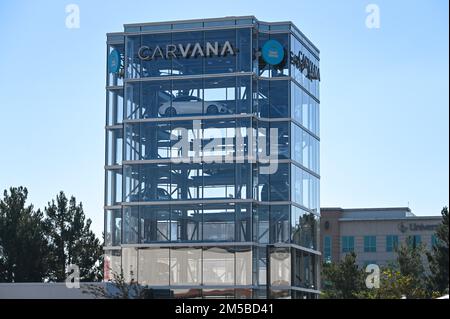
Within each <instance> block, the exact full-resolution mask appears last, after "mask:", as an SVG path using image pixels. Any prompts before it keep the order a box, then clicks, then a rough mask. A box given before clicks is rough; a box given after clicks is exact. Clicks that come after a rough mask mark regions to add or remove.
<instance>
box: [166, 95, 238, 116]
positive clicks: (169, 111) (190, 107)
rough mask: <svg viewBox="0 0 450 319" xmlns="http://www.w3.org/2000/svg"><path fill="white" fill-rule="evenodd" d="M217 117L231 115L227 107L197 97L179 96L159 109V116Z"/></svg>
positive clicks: (220, 103)
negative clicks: (190, 115) (196, 115)
mask: <svg viewBox="0 0 450 319" xmlns="http://www.w3.org/2000/svg"><path fill="white" fill-rule="evenodd" d="M203 109H204V110H205V112H204V113H206V114H208V115H219V114H231V113H232V112H231V111H230V109H228V108H227V106H226V105H225V104H224V103H222V102H218V101H204V100H202V99H201V98H199V97H197V96H192V95H181V96H177V97H176V98H174V99H173V100H172V103H171V102H170V101H167V102H165V103H163V104H161V106H160V107H159V114H160V115H161V116H176V115H187V114H193V115H194V114H203Z"/></svg>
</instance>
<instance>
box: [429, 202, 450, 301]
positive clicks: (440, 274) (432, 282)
mask: <svg viewBox="0 0 450 319" xmlns="http://www.w3.org/2000/svg"><path fill="white" fill-rule="evenodd" d="M441 215H442V223H441V224H440V225H439V227H438V229H437V231H436V238H437V242H436V244H435V246H434V247H433V250H432V252H431V253H427V258H428V262H429V265H430V271H431V275H430V276H429V277H428V283H429V287H430V289H432V290H433V291H436V292H439V293H444V292H447V293H448V286H449V284H448V283H449V275H448V271H449V263H448V258H449V256H448V239H449V230H448V207H444V208H443V209H442V211H441Z"/></svg>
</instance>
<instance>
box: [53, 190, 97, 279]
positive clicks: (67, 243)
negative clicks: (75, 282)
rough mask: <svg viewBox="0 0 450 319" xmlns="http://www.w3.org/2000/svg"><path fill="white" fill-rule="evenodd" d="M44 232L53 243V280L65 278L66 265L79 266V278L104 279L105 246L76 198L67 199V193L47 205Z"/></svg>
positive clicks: (62, 193)
mask: <svg viewBox="0 0 450 319" xmlns="http://www.w3.org/2000/svg"><path fill="white" fill-rule="evenodd" d="M45 213H46V218H45V231H46V235H47V238H48V241H49V244H50V269H51V272H50V280H52V281H64V280H65V279H66V277H67V275H68V274H67V273H66V271H67V267H68V266H69V265H77V266H78V267H79V269H80V281H98V280H100V279H101V274H102V269H101V256H102V253H103V251H102V246H101V243H100V241H99V240H98V239H97V238H96V237H95V234H94V233H93V232H92V230H91V229H90V226H91V220H90V219H87V220H85V215H84V212H83V206H82V204H81V203H80V204H78V205H77V202H76V199H75V197H73V196H72V197H71V198H70V201H69V200H68V199H67V197H66V195H65V194H64V192H62V191H61V192H60V193H59V195H57V196H56V200H52V201H51V202H50V203H49V204H48V207H46V208H45Z"/></svg>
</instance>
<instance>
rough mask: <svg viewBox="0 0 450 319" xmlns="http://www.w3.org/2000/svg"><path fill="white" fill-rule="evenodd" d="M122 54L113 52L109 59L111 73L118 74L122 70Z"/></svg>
mask: <svg viewBox="0 0 450 319" xmlns="http://www.w3.org/2000/svg"><path fill="white" fill-rule="evenodd" d="M120 67H121V65H120V53H119V51H117V50H112V51H111V53H110V54H109V57H108V70H109V73H118V72H119V70H120Z"/></svg>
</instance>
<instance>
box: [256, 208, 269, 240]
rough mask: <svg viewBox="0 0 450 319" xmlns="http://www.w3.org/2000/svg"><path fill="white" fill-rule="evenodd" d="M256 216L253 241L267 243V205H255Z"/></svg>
mask: <svg viewBox="0 0 450 319" xmlns="http://www.w3.org/2000/svg"><path fill="white" fill-rule="evenodd" d="M256 208H257V213H258V214H257V216H256V221H255V224H256V225H257V226H256V230H255V241H256V242H258V243H261V244H267V243H269V206H267V205H260V206H257V207H256Z"/></svg>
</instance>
